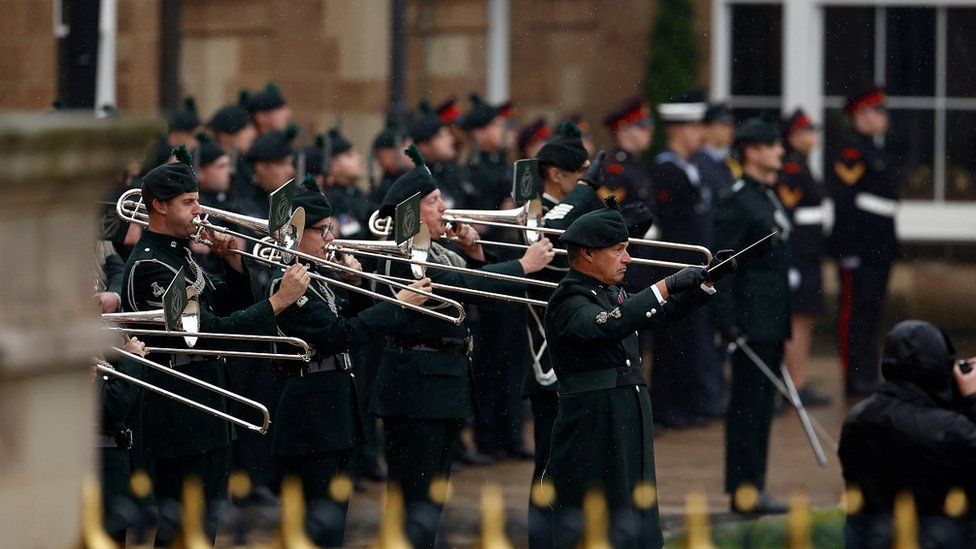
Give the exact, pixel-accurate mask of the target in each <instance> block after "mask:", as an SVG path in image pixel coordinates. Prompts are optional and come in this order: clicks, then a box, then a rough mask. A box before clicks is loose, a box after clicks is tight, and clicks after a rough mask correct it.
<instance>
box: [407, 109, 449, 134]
mask: <svg viewBox="0 0 976 549" xmlns="http://www.w3.org/2000/svg"><path fill="white" fill-rule="evenodd" d="M443 126H444V122H443V121H442V120H441V119H440V118H438V117H437V115H436V114H434V112H433V111H431V110H430V104H428V103H427V102H426V101H421V102H420V107H419V108H418V110H417V114H416V116H415V117H414V120H413V122H411V123H410V139H413V140H414V142H415V143H423V142H424V141H430V139H431V138H432V137H434V136H435V135H437V132H438V131H440V129H441V128H442V127H443Z"/></svg>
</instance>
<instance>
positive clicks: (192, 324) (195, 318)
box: [102, 299, 312, 362]
mask: <svg viewBox="0 0 976 549" xmlns="http://www.w3.org/2000/svg"><path fill="white" fill-rule="evenodd" d="M102 320H104V321H107V322H111V323H119V324H126V323H136V324H165V323H166V319H165V316H164V312H163V309H153V310H151V311H138V312H132V313H104V314H102ZM181 322H182V324H183V330H180V331H177V330H160V329H148V328H131V327H129V326H105V329H106V330H108V331H111V332H121V333H123V334H128V335H140V336H173V337H182V338H183V340H184V341H185V342H186V344H187V346H188V347H191V349H186V348H178V347H176V348H174V347H146V351H148V352H149V353H150V354H152V353H159V354H170V355H174V354H184V353H189V354H194V355H201V356H220V357H229V358H261V359H268V360H301V361H304V362H308V361H310V360H311V359H312V350H311V348H310V347H309V345H308V343H306V342H305V341H304V340H302V339H299V338H297V337H286V336H267V335H246V334H220V333H210V332H200V331H199V330H198V328H199V326H200V318H199V304H198V303H197V302H196V300H192V299H191V300H189V301H187V305H186V309H184V310H183V314H182V315H181ZM201 338H202V339H220V340H224V341H250V342H266V343H275V344H284V345H291V346H293V347H298V348H299V349H301V352H297V353H266V352H260V351H232V350H225V349H219V350H218V349H192V347H193V346H194V345H196V343H197V339H201Z"/></svg>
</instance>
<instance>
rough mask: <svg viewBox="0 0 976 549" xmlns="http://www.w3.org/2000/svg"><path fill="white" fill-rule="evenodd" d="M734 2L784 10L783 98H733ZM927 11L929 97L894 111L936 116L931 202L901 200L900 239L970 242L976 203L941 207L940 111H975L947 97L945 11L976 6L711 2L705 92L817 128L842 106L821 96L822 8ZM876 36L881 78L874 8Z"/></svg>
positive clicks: (896, 102) (907, 1)
mask: <svg viewBox="0 0 976 549" xmlns="http://www.w3.org/2000/svg"><path fill="white" fill-rule="evenodd" d="M736 4H751V5H755V4H774V5H782V6H783V37H784V39H783V45H782V47H783V55H782V59H783V70H782V80H783V89H782V95H781V96H747V97H746V96H733V95H731V83H732V78H731V77H732V67H731V57H732V56H731V49H732V33H731V27H732V6H733V5H736ZM828 6H830V7H835V6H842V7H930V8H936V48H935V56H936V59H935V62H936V68H935V74H936V87H935V88H936V89H935V96H934V97H894V98H891V99H890V100H889V105H890V106H891V107H893V108H916V109H932V110H933V112H934V127H933V131H934V135H935V139H934V143H933V186H934V189H933V194H934V197H935V198H934V199H933V200H904V201H902V206H901V208H900V210H899V213H898V225H897V226H898V236H899V239H901V240H903V241H910V242H923V243H937V242H976V202H946V201H945V185H946V181H945V180H946V177H945V176H946V164H945V163H946V155H945V145H946V143H945V140H946V129H947V126H946V124H947V121H946V110H973V111H976V98H954V97H945V91H946V46H947V36H946V27H947V20H948V18H947V11H946V8H953V7H976V0H929V1H922V0H789V1H783V0H712V20H711V28H712V35H711V52H712V56H711V61H712V63H711V75H710V76H711V94H712V99H713V100H725V101H729V102H730V104H732V106H734V107H745V108H779V109H780V111H781V112H788V111H791V110H793V109H795V108H797V107H800V108H802V109H803V110H804V111H806V112H807V113H808V114H809V115H810V117H811V118H812V119H813V120H814V121H815V122H817V123H822V122H823V114H824V109H825V108H837V107H840V106H842V105H843V102H844V98H842V97H839V96H824V95H823V90H824V82H823V62H824V45H823V38H824V30H823V22H824V8H825V7H828ZM877 13H878V14H879V19H881V20H880V23H881V24H880V25H876V26H877V28H878V29H880V32H876V33H875V41H876V42H880V45H881V47H876V48H875V52H876V54H875V67H874V72H875V78H876V79H878V80H879V83H880V80H882V79H883V78H884V73H885V66H884V59H885V56H884V55H883V54H882V53H881V52H883V51H884V45H885V39H886V37H885V36H884V29H885V25H884V24H883V23H884V19H883V18H884V17H885V13H886V12H885V11H884V10H879V11H878V12H877ZM821 155H822V151H820V150H818V151H816V153H815V156H814V157H813V158H811V169H813V170H814V171H815V172H816V173H817V175H818V176H819V175H822V174H821V173H820V172H821V166H822V156H821Z"/></svg>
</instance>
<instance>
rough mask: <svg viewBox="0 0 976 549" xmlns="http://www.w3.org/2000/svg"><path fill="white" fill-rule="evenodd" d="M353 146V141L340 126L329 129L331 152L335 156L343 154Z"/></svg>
mask: <svg viewBox="0 0 976 549" xmlns="http://www.w3.org/2000/svg"><path fill="white" fill-rule="evenodd" d="M351 148H352V142H350V141H349V140H348V139H346V138H345V136H343V135H342V132H341V131H340V130H339V128H332V129H330V130H329V154H331V155H332V156H335V155H337V154H342V153H344V152H346V151H348V150H349V149H351Z"/></svg>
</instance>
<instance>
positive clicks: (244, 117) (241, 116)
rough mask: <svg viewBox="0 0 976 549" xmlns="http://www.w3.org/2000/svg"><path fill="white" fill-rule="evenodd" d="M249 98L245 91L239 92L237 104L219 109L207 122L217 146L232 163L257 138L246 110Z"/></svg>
mask: <svg viewBox="0 0 976 549" xmlns="http://www.w3.org/2000/svg"><path fill="white" fill-rule="evenodd" d="M249 98H250V95H249V94H248V92H247V90H241V92H240V94H239V96H238V102H237V103H234V104H231V105H225V106H223V107H221V108H220V109H218V110H217V112H215V113H214V114H213V116H211V117H210V120H209V121H208V122H207V127H208V128H210V131H212V132H213V134H214V137H215V138H216V141H217V145H219V146H220V148H222V149H224V150H225V151H227V153H228V154H230V156H231V160H232V161H233V162H236V161H237V159H239V158H242V157H243V156H244V155H245V154H246V153H247V150H248V149H250V148H251V144H252V143H254V139H255V138H256V137H257V136H258V132H257V129H256V128H255V127H254V124H253V123H252V122H251V117H250V115H249V114H248V112H247V108H246V105H247V101H248V99H249Z"/></svg>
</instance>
